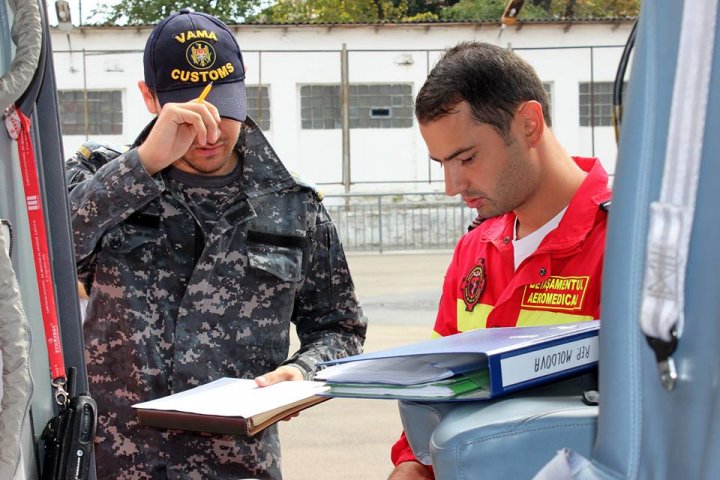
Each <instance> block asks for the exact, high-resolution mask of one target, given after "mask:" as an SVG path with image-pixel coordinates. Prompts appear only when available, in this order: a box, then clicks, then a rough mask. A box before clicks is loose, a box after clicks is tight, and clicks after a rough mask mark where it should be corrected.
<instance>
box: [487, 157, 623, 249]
mask: <svg viewBox="0 0 720 480" xmlns="http://www.w3.org/2000/svg"><path fill="white" fill-rule="evenodd" d="M573 160H575V163H577V165H578V166H579V167H580V168H582V169H583V170H584V171H585V172H588V175H587V176H586V177H585V180H583V183H582V184H580V188H578V190H577V192H575V195H573V198H572V200H571V201H570V204H569V205H568V209H567V211H566V212H565V215H563V218H562V220H561V221H560V225H558V227H557V228H556V229H555V230H553V231H552V232H550V233H549V234H548V236H547V237H545V239H544V240H543V241H542V243H541V244H540V246H539V247H538V251H558V250H564V249H566V248H569V247H571V246H573V245H576V244H578V243H579V242H581V241H583V240H584V239H585V237H586V236H587V235H588V233H589V232H590V230H591V229H592V226H593V224H594V223H595V219H596V217H597V214H598V209H599V208H600V204H601V203H603V202H606V201H607V200H609V199H610V196H611V193H612V192H611V190H610V188H609V187H608V174H607V172H606V171H605V169H604V168H603V166H602V164H601V163H600V160H598V159H597V158H588V157H573ZM486 223H487V225H486V224H485V223H483V224H482V226H485V228H478V230H481V231H482V237H481V240H482V241H491V242H493V243H495V242H502V243H504V242H503V240H504V239H505V238H506V237H508V236H509V237H510V238H511V239H512V238H513V235H514V233H513V229H514V226H515V214H514V213H513V212H510V213H506V214H505V215H502V216H500V217H497V218H494V219H489V220H487V222H486ZM478 233H479V232H478Z"/></svg>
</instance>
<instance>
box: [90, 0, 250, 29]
mask: <svg viewBox="0 0 720 480" xmlns="http://www.w3.org/2000/svg"><path fill="white" fill-rule="evenodd" d="M262 4H263V1H262V0H210V1H207V0H204V1H200V0H120V1H119V2H117V3H113V4H107V3H101V4H99V5H98V8H97V9H96V10H95V11H94V12H93V15H92V18H93V19H99V21H98V23H100V24H104V25H115V24H121V25H151V24H154V23H157V22H158V21H159V20H162V19H163V18H165V17H167V16H168V15H170V14H172V13H174V12H177V11H179V10H180V9H181V8H184V7H190V8H192V9H193V10H195V11H196V12H205V13H209V14H211V15H214V16H216V17H218V18H219V19H221V20H222V21H224V22H225V23H227V24H234V23H238V22H240V21H243V20H244V19H246V18H248V17H249V16H251V15H252V14H254V13H255V12H257V10H258V8H259V7H260V6H261V5H262Z"/></svg>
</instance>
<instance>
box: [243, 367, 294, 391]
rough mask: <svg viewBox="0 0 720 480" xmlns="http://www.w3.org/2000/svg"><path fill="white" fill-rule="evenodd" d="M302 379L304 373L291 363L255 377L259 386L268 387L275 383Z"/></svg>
mask: <svg viewBox="0 0 720 480" xmlns="http://www.w3.org/2000/svg"><path fill="white" fill-rule="evenodd" d="M302 379H303V374H302V372H301V371H300V370H298V369H297V368H295V367H293V366H291V365H283V366H282V367H279V368H277V369H275V370H273V371H272V372H268V373H266V374H265V375H261V376H259V377H257V378H255V383H256V384H257V386H258V387H267V386H268V385H272V384H273V383H278V382H284V381H293V380H302Z"/></svg>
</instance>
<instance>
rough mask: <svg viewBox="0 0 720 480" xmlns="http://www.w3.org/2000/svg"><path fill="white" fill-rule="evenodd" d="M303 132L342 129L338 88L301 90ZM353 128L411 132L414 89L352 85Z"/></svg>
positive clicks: (351, 114)
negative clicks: (396, 129) (391, 129)
mask: <svg viewBox="0 0 720 480" xmlns="http://www.w3.org/2000/svg"><path fill="white" fill-rule="evenodd" d="M300 109H301V112H300V118H301V122H302V128H303V129H309V130H320V129H333V128H341V127H342V119H341V109H340V86H339V85H305V86H302V87H300ZM349 113H350V128H410V127H412V125H413V115H414V114H413V104H412V87H411V86H410V85H406V84H384V85H377V84H353V85H350V112H349Z"/></svg>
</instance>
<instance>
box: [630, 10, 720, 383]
mask: <svg viewBox="0 0 720 480" xmlns="http://www.w3.org/2000/svg"><path fill="white" fill-rule="evenodd" d="M717 3H718V0H704V1H689V0H685V4H684V6H683V19H682V26H681V31H680V45H679V48H678V60H677V67H676V70H675V83H674V86H673V98H672V104H671V110H670V124H669V131H668V139H667V150H666V154H665V167H664V171H663V181H662V190H661V192H660V198H659V199H658V201H656V202H653V203H652V204H651V205H650V226H649V230H648V240H647V259H646V264H645V277H644V283H643V299H642V307H641V312H640V327H641V329H642V331H643V333H644V334H645V335H647V336H648V337H652V339H655V343H656V344H657V343H665V344H667V345H670V344H673V343H674V342H675V341H676V338H677V337H679V336H680V335H681V334H682V331H683V326H684V307H685V305H684V297H685V270H686V267H687V257H688V250H689V245H690V232H691V231H692V224H693V219H694V215H695V200H696V196H697V184H698V179H699V172H700V161H701V157H702V147H703V134H704V130H705V117H706V113H707V98H708V93H709V87H710V73H711V67H712V55H713V46H714V43H715V41H714V40H715V22H716V16H717ZM650 343H651V345H653V341H652V340H651V341H650ZM653 349H654V350H655V353H656V355H658V348H656V347H655V345H653ZM660 350H663V348H660ZM672 350H674V346H673V347H672V349H670V350H669V351H668V350H667V349H665V354H660V355H658V362H659V363H660V362H661V360H662V358H661V357H662V356H665V357H666V358H665V360H667V358H668V357H669V355H670V354H672ZM670 363H671V365H670V367H671V368H672V369H673V370H674V365H672V358H670ZM661 373H662V368H661ZM673 373H674V371H673ZM673 383H674V378H673V379H672V381H671V382H669V384H666V382H665V381H663V384H664V385H665V386H666V388H672V384H673Z"/></svg>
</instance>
